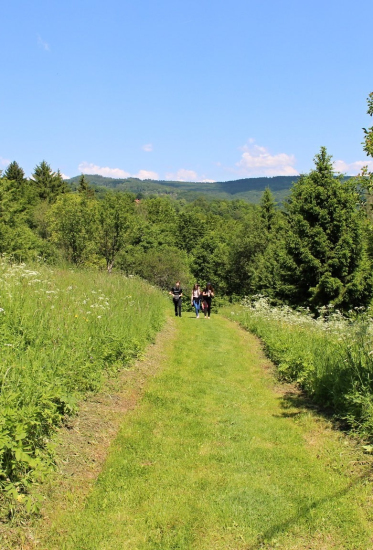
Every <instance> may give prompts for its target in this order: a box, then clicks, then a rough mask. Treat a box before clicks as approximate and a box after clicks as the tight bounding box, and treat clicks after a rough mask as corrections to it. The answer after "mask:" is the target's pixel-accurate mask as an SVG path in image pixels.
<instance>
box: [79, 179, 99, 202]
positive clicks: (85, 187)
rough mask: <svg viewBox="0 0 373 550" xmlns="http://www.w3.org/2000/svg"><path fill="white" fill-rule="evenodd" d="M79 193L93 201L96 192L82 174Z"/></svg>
mask: <svg viewBox="0 0 373 550" xmlns="http://www.w3.org/2000/svg"><path fill="white" fill-rule="evenodd" d="M78 192H79V193H82V195H85V196H86V197H87V198H89V199H92V198H93V197H94V196H95V190H94V189H93V188H92V187H91V186H90V185H89V181H88V180H87V178H86V177H85V175H84V174H82V175H81V176H80V178H79V182H78Z"/></svg>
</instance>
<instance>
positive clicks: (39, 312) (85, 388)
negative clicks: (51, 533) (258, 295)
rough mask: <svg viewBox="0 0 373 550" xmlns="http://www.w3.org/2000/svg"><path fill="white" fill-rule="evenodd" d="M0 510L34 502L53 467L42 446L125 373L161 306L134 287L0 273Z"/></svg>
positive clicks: (150, 291)
mask: <svg viewBox="0 0 373 550" xmlns="http://www.w3.org/2000/svg"><path fill="white" fill-rule="evenodd" d="M0 282H1V293H0V306H1V310H0V389H1V392H0V489H1V493H0V509H1V512H2V514H3V515H4V514H5V515H7V514H8V515H9V514H12V512H13V511H14V508H15V502H18V505H20V504H22V503H23V504H24V505H25V506H26V509H27V510H32V509H34V508H35V505H36V503H35V501H34V500H33V499H31V497H29V496H27V488H28V486H29V485H30V483H32V482H33V481H35V480H39V479H40V478H42V477H43V476H44V475H45V473H46V472H47V471H48V469H50V468H51V467H52V462H53V449H52V447H51V444H50V436H51V434H52V432H53V431H54V430H55V428H56V426H58V425H59V424H60V423H61V420H62V419H63V417H64V416H65V415H68V414H71V413H74V411H75V410H76V404H77V401H78V400H79V399H81V398H82V397H84V395H85V394H87V392H95V391H97V390H98V389H99V388H100V387H101V383H102V381H103V379H104V378H105V377H106V376H108V375H113V374H114V373H115V372H116V371H118V370H120V369H121V368H123V367H124V366H126V365H128V364H129V363H131V361H132V360H133V359H134V358H136V357H138V356H139V354H140V353H141V352H142V351H143V350H144V348H145V346H146V344H147V343H148V342H149V341H150V340H152V339H153V337H154V335H155V333H156V332H157V331H158V330H159V329H160V328H161V326H162V324H163V322H164V319H165V310H166V307H167V301H166V300H165V298H164V297H163V296H162V294H161V293H160V292H159V291H158V290H156V289H155V288H153V287H150V286H149V285H148V284H146V283H145V282H143V281H141V280H139V279H133V278H126V277H123V276H120V275H111V276H108V275H107V274H106V273H97V272H89V271H79V270H75V271H74V270H59V269H56V270H52V269H48V268H46V267H43V266H40V267H37V268H35V269H31V268H28V267H27V266H25V265H13V266H10V265H9V264H8V263H7V262H5V261H2V262H1V263H0Z"/></svg>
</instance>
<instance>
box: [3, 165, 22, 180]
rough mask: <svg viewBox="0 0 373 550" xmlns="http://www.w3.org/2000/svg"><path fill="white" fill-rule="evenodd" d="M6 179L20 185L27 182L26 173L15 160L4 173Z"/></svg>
mask: <svg viewBox="0 0 373 550" xmlns="http://www.w3.org/2000/svg"><path fill="white" fill-rule="evenodd" d="M4 177H5V178H7V179H8V180H10V181H16V182H17V183H18V185H22V184H23V182H24V180H25V172H24V171H23V169H22V168H21V167H20V166H19V164H18V163H17V162H16V161H15V160H14V161H13V162H11V163H10V164H9V166H8V167H7V169H6V170H5V172H4Z"/></svg>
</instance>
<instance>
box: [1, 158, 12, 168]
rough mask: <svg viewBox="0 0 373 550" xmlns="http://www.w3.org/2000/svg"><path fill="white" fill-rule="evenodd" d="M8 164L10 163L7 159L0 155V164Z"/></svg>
mask: <svg viewBox="0 0 373 550" xmlns="http://www.w3.org/2000/svg"><path fill="white" fill-rule="evenodd" d="M8 164H10V160H9V159H5V158H3V157H0V166H8Z"/></svg>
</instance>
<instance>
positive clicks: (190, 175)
mask: <svg viewBox="0 0 373 550" xmlns="http://www.w3.org/2000/svg"><path fill="white" fill-rule="evenodd" d="M166 180H168V181H198V182H202V183H213V182H214V181H215V180H211V179H208V178H206V177H205V176H199V175H198V174H197V172H195V171H194V170H186V169H185V168H180V170H178V171H177V172H173V173H172V172H168V173H167V174H166Z"/></svg>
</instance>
